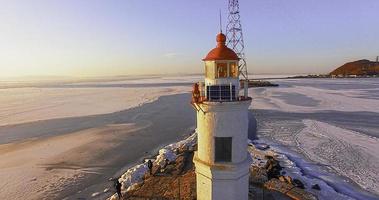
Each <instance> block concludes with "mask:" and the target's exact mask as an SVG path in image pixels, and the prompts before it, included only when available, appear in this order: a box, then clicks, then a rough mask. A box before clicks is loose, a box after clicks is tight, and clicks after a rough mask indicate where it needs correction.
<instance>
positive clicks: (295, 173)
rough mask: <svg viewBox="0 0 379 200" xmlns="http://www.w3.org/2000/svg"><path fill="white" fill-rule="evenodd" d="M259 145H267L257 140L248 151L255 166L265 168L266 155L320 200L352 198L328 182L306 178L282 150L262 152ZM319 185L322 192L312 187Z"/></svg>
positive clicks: (346, 199) (273, 149)
mask: <svg viewBox="0 0 379 200" xmlns="http://www.w3.org/2000/svg"><path fill="white" fill-rule="evenodd" d="M259 145H265V146H267V144H265V143H264V142H263V141H260V140H255V141H254V144H252V143H250V145H249V148H248V151H249V153H250V156H251V158H252V159H253V163H252V165H253V166H257V167H264V166H265V165H266V162H267V159H266V157H265V156H266V155H268V156H272V157H274V158H275V159H276V160H278V161H279V162H280V166H282V167H283V169H282V170H283V171H285V172H286V174H285V175H286V176H290V177H291V178H292V179H298V180H300V181H301V182H302V183H304V185H305V189H306V190H307V191H308V192H310V193H312V194H314V195H316V196H317V197H318V199H320V200H330V199H333V200H350V199H353V198H350V197H348V196H346V195H343V194H340V193H338V192H336V191H335V190H334V188H332V187H331V186H329V185H328V184H327V183H326V182H324V181H322V180H320V179H317V178H313V177H308V176H305V175H304V173H303V172H302V170H301V169H300V168H299V167H298V166H297V165H296V163H295V162H293V161H291V160H290V159H289V158H288V157H287V156H286V155H284V154H282V153H280V152H281V150H280V149H278V148H275V147H269V148H268V149H265V150H260V149H259V148H258V146H259ZM315 184H318V185H319V186H320V188H321V190H314V189H312V186H313V185H315Z"/></svg>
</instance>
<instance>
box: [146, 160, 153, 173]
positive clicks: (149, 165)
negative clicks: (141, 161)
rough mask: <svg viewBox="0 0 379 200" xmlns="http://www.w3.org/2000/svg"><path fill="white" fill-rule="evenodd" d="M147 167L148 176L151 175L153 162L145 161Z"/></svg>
mask: <svg viewBox="0 0 379 200" xmlns="http://www.w3.org/2000/svg"><path fill="white" fill-rule="evenodd" d="M147 167H148V168H149V171H150V175H152V174H153V162H151V160H149V161H147Z"/></svg>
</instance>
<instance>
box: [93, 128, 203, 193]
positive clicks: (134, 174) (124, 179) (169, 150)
mask: <svg viewBox="0 0 379 200" xmlns="http://www.w3.org/2000/svg"><path fill="white" fill-rule="evenodd" d="M196 143H197V133H196V132H195V133H193V134H192V135H191V136H189V137H188V138H186V139H184V140H181V141H179V142H176V143H173V144H170V145H167V146H165V147H163V148H162V149H160V150H159V153H158V155H157V157H156V158H155V159H153V161H154V165H159V166H163V164H164V162H165V160H166V159H167V160H168V161H170V162H172V161H175V159H176V158H177V155H176V153H175V152H176V150H177V149H179V148H191V147H193V146H194V145H195V144H196ZM147 161H148V160H145V162H144V163H142V164H138V165H136V166H133V167H131V168H129V169H128V170H127V171H126V172H125V173H124V174H123V175H121V177H120V178H119V179H118V181H119V182H120V183H121V184H122V188H121V191H122V193H126V192H127V191H129V190H131V189H133V188H134V187H135V186H136V185H137V184H138V183H140V182H142V181H143V177H144V175H145V174H146V173H147V172H148V167H147ZM94 195H95V193H94ZM96 195H98V192H96ZM109 199H110V200H116V199H118V196H117V194H113V195H112V196H111V197H110V198H109Z"/></svg>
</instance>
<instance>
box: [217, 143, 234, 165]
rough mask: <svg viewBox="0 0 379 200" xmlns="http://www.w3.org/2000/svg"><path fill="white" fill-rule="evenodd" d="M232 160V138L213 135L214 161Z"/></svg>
mask: <svg viewBox="0 0 379 200" xmlns="http://www.w3.org/2000/svg"><path fill="white" fill-rule="evenodd" d="M231 161H232V138H231V137H215V162H231Z"/></svg>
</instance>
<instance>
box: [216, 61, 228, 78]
mask: <svg viewBox="0 0 379 200" xmlns="http://www.w3.org/2000/svg"><path fill="white" fill-rule="evenodd" d="M217 77H218V78H226V77H228V67H227V64H226V63H217Z"/></svg>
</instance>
